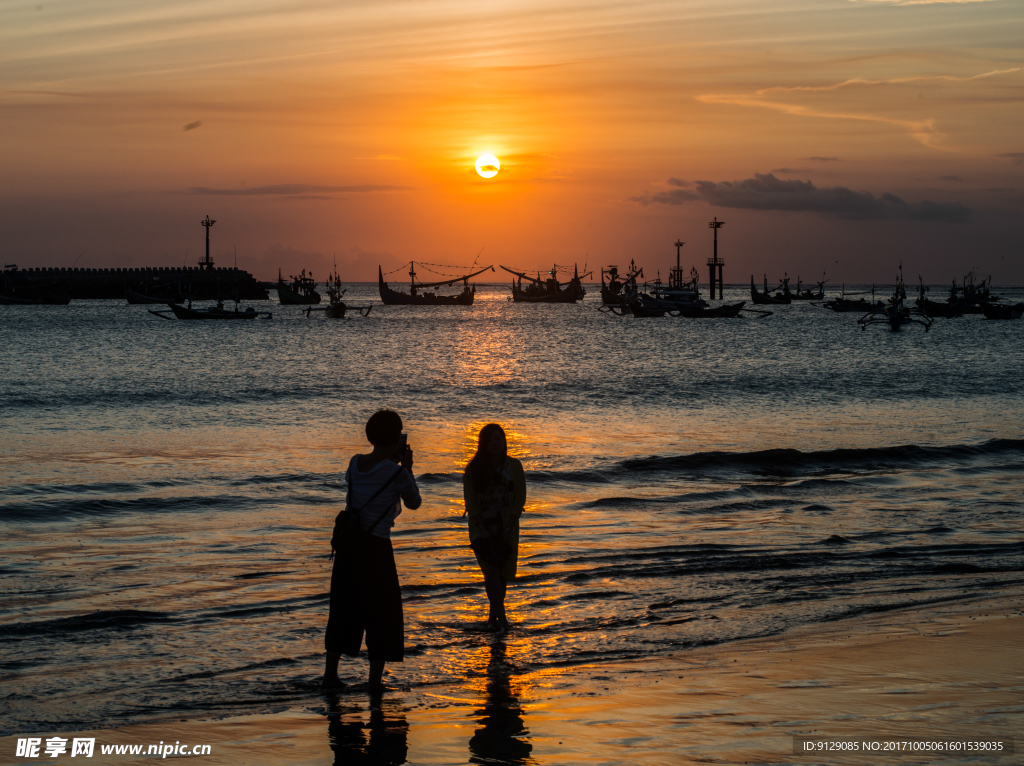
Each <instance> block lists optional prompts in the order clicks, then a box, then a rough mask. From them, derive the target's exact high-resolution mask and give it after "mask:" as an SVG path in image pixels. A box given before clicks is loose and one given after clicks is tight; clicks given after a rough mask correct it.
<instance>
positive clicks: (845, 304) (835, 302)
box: [814, 284, 885, 314]
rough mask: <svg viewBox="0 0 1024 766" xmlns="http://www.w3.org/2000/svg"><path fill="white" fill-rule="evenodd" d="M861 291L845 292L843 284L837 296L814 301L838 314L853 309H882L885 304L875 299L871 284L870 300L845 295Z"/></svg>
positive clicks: (873, 287) (873, 288) (817, 304)
mask: <svg viewBox="0 0 1024 766" xmlns="http://www.w3.org/2000/svg"><path fill="white" fill-rule="evenodd" d="M860 294H861V293H848V292H846V285H845V284H844V285H843V290H842V292H841V293H840V294H839V297H838V298H832V299H831V300H827V301H822V302H821V303H815V304H814V305H815V306H824V307H825V308H827V309H832V311H835V312H836V313H839V314H845V313H847V312H853V311H873V310H877V309H884V308H885V304H884V303H883V302H882V301H876V300H875V286H874V285H871V301H870V302H869V301H866V300H864V299H863V298H858V299H857V300H850V299H849V298H847V297H846V296H847V295H860Z"/></svg>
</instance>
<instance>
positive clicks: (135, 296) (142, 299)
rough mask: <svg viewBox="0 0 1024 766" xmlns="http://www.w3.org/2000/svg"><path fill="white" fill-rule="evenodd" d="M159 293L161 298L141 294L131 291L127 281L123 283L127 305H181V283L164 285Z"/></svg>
mask: <svg viewBox="0 0 1024 766" xmlns="http://www.w3.org/2000/svg"><path fill="white" fill-rule="evenodd" d="M160 292H163V293H165V294H164V295H162V296H158V295H152V294H147V293H141V292H139V291H138V290H132V289H131V288H130V287H129V286H128V279H127V277H126V278H125V281H124V298H125V300H126V301H128V303H130V304H132V305H146V304H151V305H156V304H164V305H166V304H169V303H181V302H182V301H184V300H185V296H183V295H182V292H181V283H180V282H175V283H173V284H171V285H164V286H163V289H162V290H160ZM172 293H173V294H172ZM197 300H198V299H197Z"/></svg>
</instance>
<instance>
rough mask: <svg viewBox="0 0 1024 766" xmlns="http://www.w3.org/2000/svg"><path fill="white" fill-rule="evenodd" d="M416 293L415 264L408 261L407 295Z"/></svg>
mask: <svg viewBox="0 0 1024 766" xmlns="http://www.w3.org/2000/svg"><path fill="white" fill-rule="evenodd" d="M415 294H416V264H415V263H414V262H413V261H409V295H415Z"/></svg>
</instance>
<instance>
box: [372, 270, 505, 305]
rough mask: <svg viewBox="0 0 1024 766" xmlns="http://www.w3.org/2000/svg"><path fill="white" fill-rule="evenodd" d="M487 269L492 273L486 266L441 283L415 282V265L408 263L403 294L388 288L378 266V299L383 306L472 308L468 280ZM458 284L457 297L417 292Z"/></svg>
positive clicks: (470, 289) (473, 288)
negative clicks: (458, 291) (406, 289)
mask: <svg viewBox="0 0 1024 766" xmlns="http://www.w3.org/2000/svg"><path fill="white" fill-rule="evenodd" d="M403 268H404V267H403ZM487 269H490V270H491V271H494V267H493V266H486V267H484V268H482V269H480V271H474V272H473V273H472V274H466V276H464V277H455V278H454V279H446V280H443V281H441V282H417V281H416V264H415V262H413V261H410V262H409V292H407V293H403V292H401V291H399V290H392V289H391V288H390V287H388V283H387V282H385V281H384V274H383V272H382V271H381V268H380V266H378V267H377V279H378V284H379V289H380V299H381V302H382V303H383V304H384V305H385V306H472V305H473V297H474V296H475V295H476V286H473V287H470V286H469V280H470V279H471V278H473V277H475V276H476V275H477V274H483V273H484V272H485V271H487ZM396 271H397V269H396ZM389 273H390V272H389ZM458 282H462V292H461V293H459V294H458V295H438V294H437V293H427V292H424V293H421V292H419V291H420V290H423V289H425V288H429V287H450V286H452V285H454V284H457V283H458Z"/></svg>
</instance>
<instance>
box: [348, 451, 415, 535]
mask: <svg viewBox="0 0 1024 766" xmlns="http://www.w3.org/2000/svg"><path fill="white" fill-rule="evenodd" d="M361 457H362V455H355V456H354V457H353V458H352V460H350V461H349V464H348V470H347V471H346V472H345V481H346V483H347V484H348V494H347V495H346V499H345V501H346V504H347V506H348V507H349V508H358V509H359V522H360V524H361V525H362V527H363V530H364V531H365V530H367V529H369V528H370V527H371V526H372V525H373V523H374V522H375V521H377V519H378V518H379V519H380V522H379V523H378V524H377V526H375V527H374V528H373V532H372V533H371V534H373V536H374V537H383V538H385V539H388V538H390V537H391V527H393V526H394V525H395V518H396V517H397V516H398V514H400V513H401V512H402V502H401V501H402V500H404V501H405V502H406V504H407V505H419V503H420V490H419V487H417V486H416V479H415V478H413V476H412V474H410V473H409V472H408V471H407V470H405V469H404V468H402V466H400V465H397V464H395V463H393V462H392V461H390V460H381V461H380V462H379V463H377V465H375V466H373V468H371V469H370V470H369V471H360V470H359V458H361ZM395 474H397V476H395V479H394V480H393V481H392V482H391V483H390V484H388V485H387V487H385V488H384V491H383V492H381V493H380V494H379V495H377V496H376V497H374V498H373V502H372V503H370V504H369V505H366V503H367V501H369V499H370V498H371V497H373V495H374V493H376V492H377V490H378V489H380V488H381V485H383V484H384V483H385V482H386V481H387V480H388V479H390V478H391V476H392V475H395Z"/></svg>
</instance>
